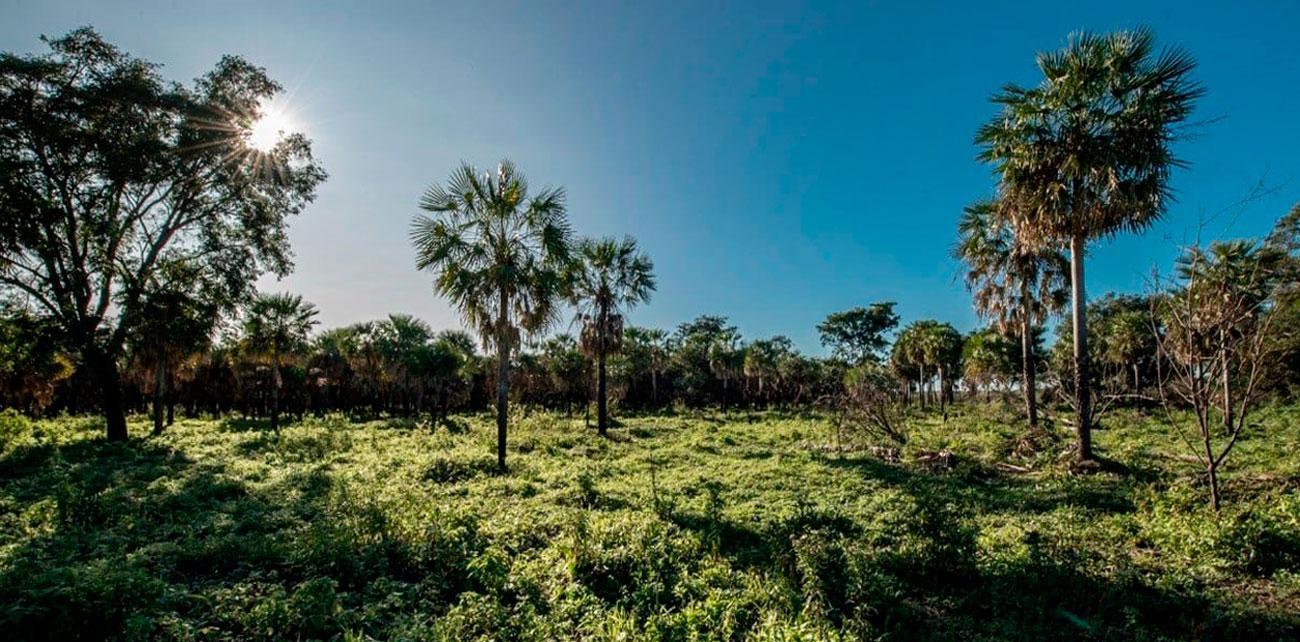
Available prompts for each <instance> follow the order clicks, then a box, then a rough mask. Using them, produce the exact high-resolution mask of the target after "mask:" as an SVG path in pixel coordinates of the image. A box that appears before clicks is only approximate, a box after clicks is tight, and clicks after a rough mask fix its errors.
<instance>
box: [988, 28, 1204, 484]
mask: <svg viewBox="0 0 1300 642" xmlns="http://www.w3.org/2000/svg"><path fill="white" fill-rule="evenodd" d="M1195 66H1196V63H1195V61H1194V60H1193V59H1192V57H1191V56H1190V55H1188V54H1187V53H1186V52H1184V51H1183V50H1181V49H1177V48H1174V49H1164V50H1161V51H1157V50H1156V47H1155V36H1154V34H1153V33H1152V32H1151V31H1150V30H1148V29H1138V30H1135V31H1117V32H1114V33H1109V34H1100V35H1099V34H1091V33H1077V34H1074V35H1072V36H1070V39H1069V42H1068V44H1067V45H1066V47H1065V48H1064V49H1062V50H1060V51H1055V52H1050V53H1040V54H1039V55H1038V68H1039V70H1040V71H1041V72H1042V74H1043V80H1042V82H1041V83H1040V84H1039V85H1038V86H1036V87H1031V88H1023V87H1018V86H1016V85H1008V86H1007V87H1006V88H1005V89H1004V90H1003V91H1002V92H1001V93H1000V94H998V95H996V96H994V97H993V99H992V100H993V102H995V103H997V104H999V105H1001V113H1000V114H998V115H997V116H996V117H994V118H993V120H991V121H990V122H989V123H987V124H985V125H984V126H983V127H981V128H980V130H979V132H978V133H977V135H976V138H975V140H976V143H977V144H979V145H980V146H981V147H982V148H983V149H982V151H981V154H980V158H981V159H982V160H984V161H985V162H989V163H992V164H993V165H994V166H995V168H996V171H997V173H998V175H999V176H1000V178H1001V183H1002V189H1003V197H1004V198H1006V199H1007V200H1008V201H1009V202H1013V203H1014V204H1015V207H1010V208H1006V209H1005V211H1006V212H1007V213H1009V214H1010V215H1012V216H1014V217H1015V219H1016V221H1015V222H1016V229H1017V231H1018V232H1020V233H1021V234H1022V235H1024V236H1025V239H1024V240H1025V241H1026V242H1029V243H1032V244H1040V245H1047V246H1052V247H1068V248H1069V252H1070V266H1071V269H1070V281H1071V299H1072V301H1073V309H1072V311H1071V312H1072V319H1071V320H1072V324H1073V335H1074V371H1075V372H1074V376H1075V394H1076V395H1077V398H1076V400H1075V401H1076V403H1075V411H1076V417H1075V428H1076V432H1077V438H1078V448H1077V453H1076V455H1077V457H1078V459H1079V461H1080V462H1087V461H1090V460H1091V459H1092V439H1091V431H1090V427H1091V422H1092V405H1091V398H1090V388H1089V384H1090V381H1091V379H1090V376H1089V367H1088V349H1087V347H1088V345H1087V342H1088V333H1087V321H1086V318H1085V309H1086V305H1087V301H1086V296H1085V292H1084V274H1083V260H1084V254H1085V252H1086V250H1087V244H1088V242H1089V241H1091V240H1094V239H1098V238H1108V237H1111V236H1114V235H1116V234H1118V233H1120V232H1123V231H1129V232H1140V231H1142V230H1145V229H1146V228H1148V227H1150V226H1151V224H1152V223H1153V222H1154V221H1156V220H1157V219H1159V218H1160V217H1161V216H1162V215H1163V214H1164V212H1165V209H1166V208H1167V207H1168V204H1169V201H1170V200H1171V194H1170V188H1169V176H1170V173H1171V172H1172V170H1173V169H1174V168H1176V167H1181V166H1183V165H1184V163H1182V162H1181V161H1179V160H1178V159H1177V158H1175V157H1174V155H1173V152H1172V149H1171V147H1172V145H1173V143H1174V141H1175V140H1176V139H1177V138H1178V137H1179V133H1180V125H1181V124H1182V123H1184V122H1185V121H1186V119H1187V118H1188V116H1189V115H1190V114H1191V111H1192V107H1193V105H1194V103H1195V102H1196V99H1197V98H1198V97H1200V96H1201V95H1202V93H1203V90H1202V89H1201V87H1200V85H1198V84H1197V83H1196V82H1195V81H1193V80H1192V79H1191V77H1190V76H1191V73H1192V70H1193V69H1194V68H1195Z"/></svg>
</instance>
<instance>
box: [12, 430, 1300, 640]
mask: <svg viewBox="0 0 1300 642" xmlns="http://www.w3.org/2000/svg"><path fill="white" fill-rule="evenodd" d="M1298 416H1300V410H1297V409H1295V408H1289V407H1287V408H1279V409H1274V410H1269V411H1266V412H1265V414H1263V415H1261V416H1260V420H1261V421H1262V422H1264V423H1265V424H1267V429H1266V430H1261V431H1259V432H1260V434H1268V435H1270V439H1269V440H1263V439H1257V438H1251V437H1247V438H1245V439H1243V441H1242V442H1241V443H1240V445H1239V446H1238V448H1239V450H1238V451H1237V453H1236V454H1235V455H1234V456H1235V457H1238V458H1239V460H1238V461H1239V465H1238V466H1236V467H1234V469H1233V470H1231V471H1229V472H1227V473H1225V481H1224V484H1225V493H1227V494H1229V495H1231V496H1232V498H1233V499H1232V501H1230V502H1228V503H1227V505H1226V506H1225V508H1224V510H1223V511H1222V512H1221V513H1220V514H1219V515H1218V516H1217V517H1211V514H1210V513H1209V512H1208V511H1207V509H1206V508H1205V507H1204V501H1203V496H1204V495H1203V491H1202V490H1201V489H1200V487H1199V483H1198V482H1196V481H1195V478H1193V477H1189V476H1188V475H1189V473H1194V472H1195V471H1194V468H1193V467H1191V466H1190V465H1189V464H1188V463H1186V462H1184V461H1182V460H1181V459H1179V458H1178V457H1177V455H1176V453H1177V451H1178V448H1179V442H1178V438H1177V437H1176V436H1175V434H1174V433H1172V432H1169V430H1168V429H1167V428H1166V427H1164V425H1163V423H1162V422H1159V421H1155V420H1152V419H1148V418H1146V417H1144V416H1142V415H1140V414H1137V413H1129V414H1125V415H1123V416H1122V421H1121V420H1115V421H1112V422H1108V425H1109V426H1110V429H1109V430H1106V431H1102V432H1100V433H1099V445H1100V446H1101V447H1102V448H1104V449H1105V450H1106V452H1107V453H1108V455H1109V456H1111V457H1113V458H1114V459H1115V460H1116V461H1118V462H1120V464H1121V465H1122V466H1124V467H1126V468H1127V472H1125V473H1098V474H1094V475H1090V476H1086V477H1076V476H1073V475H1070V474H1067V473H1066V472H1065V471H1064V470H1063V469H1062V468H1061V467H1060V466H1059V465H1058V464H1057V463H1056V462H1057V459H1056V458H1057V457H1058V456H1059V453H1042V454H1039V455H1038V456H1037V457H1036V458H1032V459H1029V460H1025V459H1018V458H1016V455H1015V454H1014V448H1013V446H1012V444H1014V443H1015V441H1016V440H1017V439H1018V437H1019V436H1020V431H1021V429H1020V428H1018V427H1017V426H1015V425H1013V424H1011V423H1008V422H1007V421H1006V419H1007V415H1005V414H999V413H998V412H997V411H994V410H992V409H984V408H981V407H977V406H970V405H959V406H957V407H956V408H955V409H954V417H953V418H952V419H950V421H948V422H947V423H941V422H940V421H938V419H937V418H925V417H912V419H911V420H910V427H909V437H910V439H909V440H908V442H907V444H906V445H903V446H900V447H898V448H899V451H900V452H899V456H898V459H899V462H898V463H890V462H888V461H884V460H882V459H879V458H877V457H876V456H874V455H871V454H869V453H868V451H862V450H855V451H850V452H845V453H843V454H841V455H838V456H827V455H826V454H825V450H826V448H825V446H826V445H827V444H826V442H827V440H829V439H830V429H829V425H828V422H827V420H826V419H823V418H819V417H815V416H809V417H799V416H793V415H783V414H779V413H767V414H753V413H745V414H695V415H686V416H679V417H656V416H645V417H636V418H630V419H628V421H629V422H631V423H633V424H635V425H634V429H633V430H632V431H631V432H630V435H631V436H629V437H628V438H626V439H620V440H618V441H611V440H608V439H601V438H598V437H596V436H595V435H593V434H591V433H588V432H585V431H582V430H580V428H579V426H580V422H574V421H568V420H565V419H562V418H560V417H557V416H553V415H548V414H537V413H534V414H529V415H527V416H523V415H521V416H519V417H517V418H515V419H514V420H513V421H514V424H515V425H516V426H517V428H516V431H517V434H518V437H519V439H517V440H516V443H515V445H514V450H513V451H512V455H511V456H512V457H513V459H514V462H515V464H514V466H513V467H512V469H511V472H509V473H506V474H502V473H500V472H499V471H498V470H497V469H496V467H495V465H494V463H495V462H494V460H493V459H492V458H491V457H490V456H489V454H488V453H489V452H490V449H491V445H492V443H493V441H494V438H495V435H494V434H493V431H492V429H491V425H490V417H488V416H467V417H458V418H457V420H458V421H460V422H463V423H464V424H466V425H467V426H468V427H469V429H468V430H467V431H466V432H463V433H459V434H449V433H448V432H445V431H439V432H436V433H433V434H430V433H429V432H428V431H427V430H425V429H421V428H418V427H413V426H411V425H410V424H409V423H403V422H400V421H380V422H370V423H354V422H350V421H347V420H346V419H343V418H326V419H323V420H313V419H307V420H305V421H303V422H301V423H297V424H294V425H292V426H289V427H287V428H286V429H285V430H283V431H281V433H279V434H278V435H276V434H273V433H268V432H263V431H260V430H255V429H254V430H250V429H249V426H248V425H247V424H245V423H241V422H236V421H226V422H214V421H194V420H182V421H180V422H179V423H178V424H177V425H175V426H174V427H173V428H172V429H171V430H169V431H168V432H167V433H165V434H164V435H162V436H159V437H154V438H150V439H148V440H143V441H139V442H132V443H128V444H114V443H109V442H105V441H102V440H101V439H98V438H97V435H98V434H99V427H98V423H97V422H94V421H83V420H76V419H59V420H46V421H31V420H26V419H21V418H18V417H16V416H13V415H0V432H2V434H3V437H4V441H3V443H4V444H5V445H4V447H3V448H2V449H0V506H2V507H3V511H2V512H0V627H3V630H5V631H6V632H7V633H8V634H9V635H10V636H11V637H14V638H15V639H31V640H42V639H59V640H75V639H183V640H198V639H241V640H282V639H322V640H324V639H337V640H364V639H433V640H438V639H442V640H488V639H496V640H503V639H505V640H552V639H575V638H586V639H615V638H617V639H626V640H769V639H771V640H840V639H895V638H908V639H915V638H921V639H936V640H938V639H954V638H961V639H1078V638H1080V637H1097V638H1123V639H1149V640H1161V639H1168V640H1181V639H1187V638H1189V637H1195V636H1207V635H1212V636H1214V637H1215V638H1216V639H1227V640H1232V639H1241V640H1247V639H1252V640H1253V639H1287V638H1290V637H1294V636H1295V634H1296V633H1297V632H1300V619H1298V618H1297V617H1296V615H1295V614H1296V612H1297V606H1300V582H1297V580H1296V578H1297V577H1300V541H1297V539H1296V536H1295V533H1296V532H1300V500H1298V499H1297V495H1296V494H1295V490H1294V484H1293V483H1292V482H1291V481H1290V480H1294V479H1295V478H1296V475H1300V466H1298V465H1297V464H1296V462H1295V461H1294V458H1293V457H1291V456H1290V453H1292V452H1294V450H1295V448H1300V432H1298V431H1297V429H1296V426H1297V425H1300V422H1297V421H1296V419H1297V417H1298ZM938 450H948V451H950V452H952V453H954V454H955V457H956V460H955V461H956V463H955V465H954V466H953V467H951V468H950V469H943V470H935V469H932V468H931V467H929V466H928V465H927V464H926V463H925V461H926V457H927V456H928V454H929V453H933V452H935V451H938ZM1009 460H1010V461H1015V462H1016V463H1017V464H1018V465H1020V466H1022V467H1027V468H1028V469H1030V472H1028V473H1015V474H1013V473H1004V472H999V469H998V466H999V465H1000V464H1001V463H1003V462H1006V461H1009Z"/></svg>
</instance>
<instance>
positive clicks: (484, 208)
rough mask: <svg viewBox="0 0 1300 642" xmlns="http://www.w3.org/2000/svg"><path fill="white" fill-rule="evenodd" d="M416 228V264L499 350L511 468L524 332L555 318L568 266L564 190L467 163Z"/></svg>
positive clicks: (426, 201)
mask: <svg viewBox="0 0 1300 642" xmlns="http://www.w3.org/2000/svg"><path fill="white" fill-rule="evenodd" d="M420 209H422V210H424V211H426V212H429V213H430V214H432V215H433V216H432V217H428V216H424V215H417V216H416V217H415V220H414V221H413V223H412V225H411V241H412V243H413V244H414V245H415V255H416V266H417V267H419V269H421V270H430V271H433V272H435V274H436V277H435V280H434V288H435V289H436V290H437V292H438V293H439V294H441V295H443V296H445V297H447V298H448V299H450V300H451V303H452V304H453V305H455V306H456V307H457V308H458V309H459V310H460V313H461V315H462V316H463V317H464V319H465V322H466V323H467V324H468V325H470V326H471V327H473V328H474V329H476V330H477V331H478V332H479V334H480V336H481V337H482V338H483V342H484V343H485V344H486V345H488V346H491V347H495V348H496V352H497V354H496V357H497V465H498V466H499V467H500V468H501V469H502V470H504V469H505V466H506V405H507V395H508V394H509V385H510V384H509V378H510V354H511V352H512V351H514V350H516V349H518V348H519V346H520V343H521V338H522V337H521V335H522V334H523V333H527V334H536V333H538V332H541V331H542V330H545V329H546V328H547V327H549V326H550V325H551V324H552V323H553V322H554V321H555V318H556V303H557V302H558V300H559V298H560V293H561V287H560V286H561V278H562V274H561V272H562V270H563V268H564V267H565V266H566V264H567V263H568V261H569V245H570V236H571V233H570V231H569V224H568V221H567V220H566V218H565V209H564V190H563V189H558V188H554V189H553V188H546V189H543V190H541V191H540V192H538V193H537V194H536V195H533V196H530V195H529V193H528V181H527V179H525V178H524V176H523V174H521V173H519V171H518V170H516V169H515V166H514V163H511V162H510V161H508V160H503V161H501V163H500V164H499V165H498V166H497V171H496V173H495V174H492V173H490V172H484V173H483V174H481V175H480V174H479V173H478V171H477V170H475V169H474V167H473V166H471V165H468V164H463V165H461V167H460V168H459V169H458V170H456V171H455V172H453V173H452V175H451V178H449V179H448V181H447V185H446V186H445V187H444V186H442V185H434V186H432V187H430V188H429V190H428V191H427V192H425V194H424V197H423V198H421V199H420Z"/></svg>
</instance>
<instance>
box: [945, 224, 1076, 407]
mask: <svg viewBox="0 0 1300 642" xmlns="http://www.w3.org/2000/svg"><path fill="white" fill-rule="evenodd" d="M1003 206H1004V205H1003V203H1002V202H1001V201H996V200H984V201H978V202H976V203H974V204H972V205H970V206H968V207H966V209H965V210H964V211H963V213H962V217H961V220H960V222H959V223H958V224H957V235H958V241H957V247H956V249H955V250H954V252H953V254H954V255H956V257H957V258H958V259H960V260H961V261H963V262H965V263H966V268H967V269H966V275H965V281H966V287H967V288H968V289H970V291H971V293H972V295H973V297H974V303H975V311H976V313H977V314H979V315H980V316H981V317H983V318H984V319H986V320H988V321H990V322H992V324H993V325H994V327H996V328H997V329H998V331H999V332H1002V333H1003V334H1011V333H1013V332H1014V333H1018V334H1019V335H1020V359H1021V364H1020V367H1021V375H1022V379H1021V386H1022V387H1023V388H1024V397H1025V415H1026V417H1027V418H1028V420H1029V429H1030V430H1037V429H1038V401H1037V399H1038V395H1037V392H1036V387H1037V386H1036V383H1035V381H1034V379H1035V376H1034V375H1035V369H1036V367H1037V366H1036V365H1035V359H1034V328H1035V327H1036V326H1038V325H1039V324H1041V323H1043V322H1044V321H1045V320H1046V319H1047V317H1048V316H1050V315H1052V314H1055V313H1056V312H1058V311H1059V310H1061V308H1063V307H1065V301H1066V297H1067V296H1068V294H1067V291H1066V278H1067V277H1066V274H1067V273H1068V272H1069V267H1070V264H1069V259H1067V258H1066V257H1065V254H1064V253H1062V252H1061V251H1060V250H1058V249H1053V248H1051V247H1048V246H1031V245H1029V244H1026V243H1024V242H1022V241H1021V240H1020V239H1019V238H1018V237H1017V235H1016V234H1015V231H1014V230H1013V229H1012V227H1011V225H1010V224H1009V223H1008V222H1007V220H1008V217H1004V216H999V215H998V209H999V208H1000V207H1003Z"/></svg>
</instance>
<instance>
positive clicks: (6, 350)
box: [0, 311, 74, 415]
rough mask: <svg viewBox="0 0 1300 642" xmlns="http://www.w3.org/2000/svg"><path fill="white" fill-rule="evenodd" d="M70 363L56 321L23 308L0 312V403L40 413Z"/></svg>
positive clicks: (69, 369) (64, 377) (65, 376)
mask: <svg viewBox="0 0 1300 642" xmlns="http://www.w3.org/2000/svg"><path fill="white" fill-rule="evenodd" d="M73 365H74V364H73V362H72V359H71V358H70V357H69V355H68V354H66V352H65V351H64V349H63V346H62V337H61V336H59V331H58V327H57V325H56V324H54V323H52V322H50V321H48V320H46V319H40V318H36V317H32V316H30V315H29V314H28V313H27V312H26V311H18V312H15V313H11V312H9V311H5V313H4V314H0V405H3V406H4V407H10V408H17V409H19V410H22V411H24V412H26V413H28V414H33V415H35V414H39V413H41V412H43V411H44V410H45V409H46V408H48V407H49V406H50V404H51V403H52V402H53V400H54V390H55V387H56V386H58V385H59V384H60V383H62V382H63V381H65V380H67V379H68V377H70V376H72V372H73Z"/></svg>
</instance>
